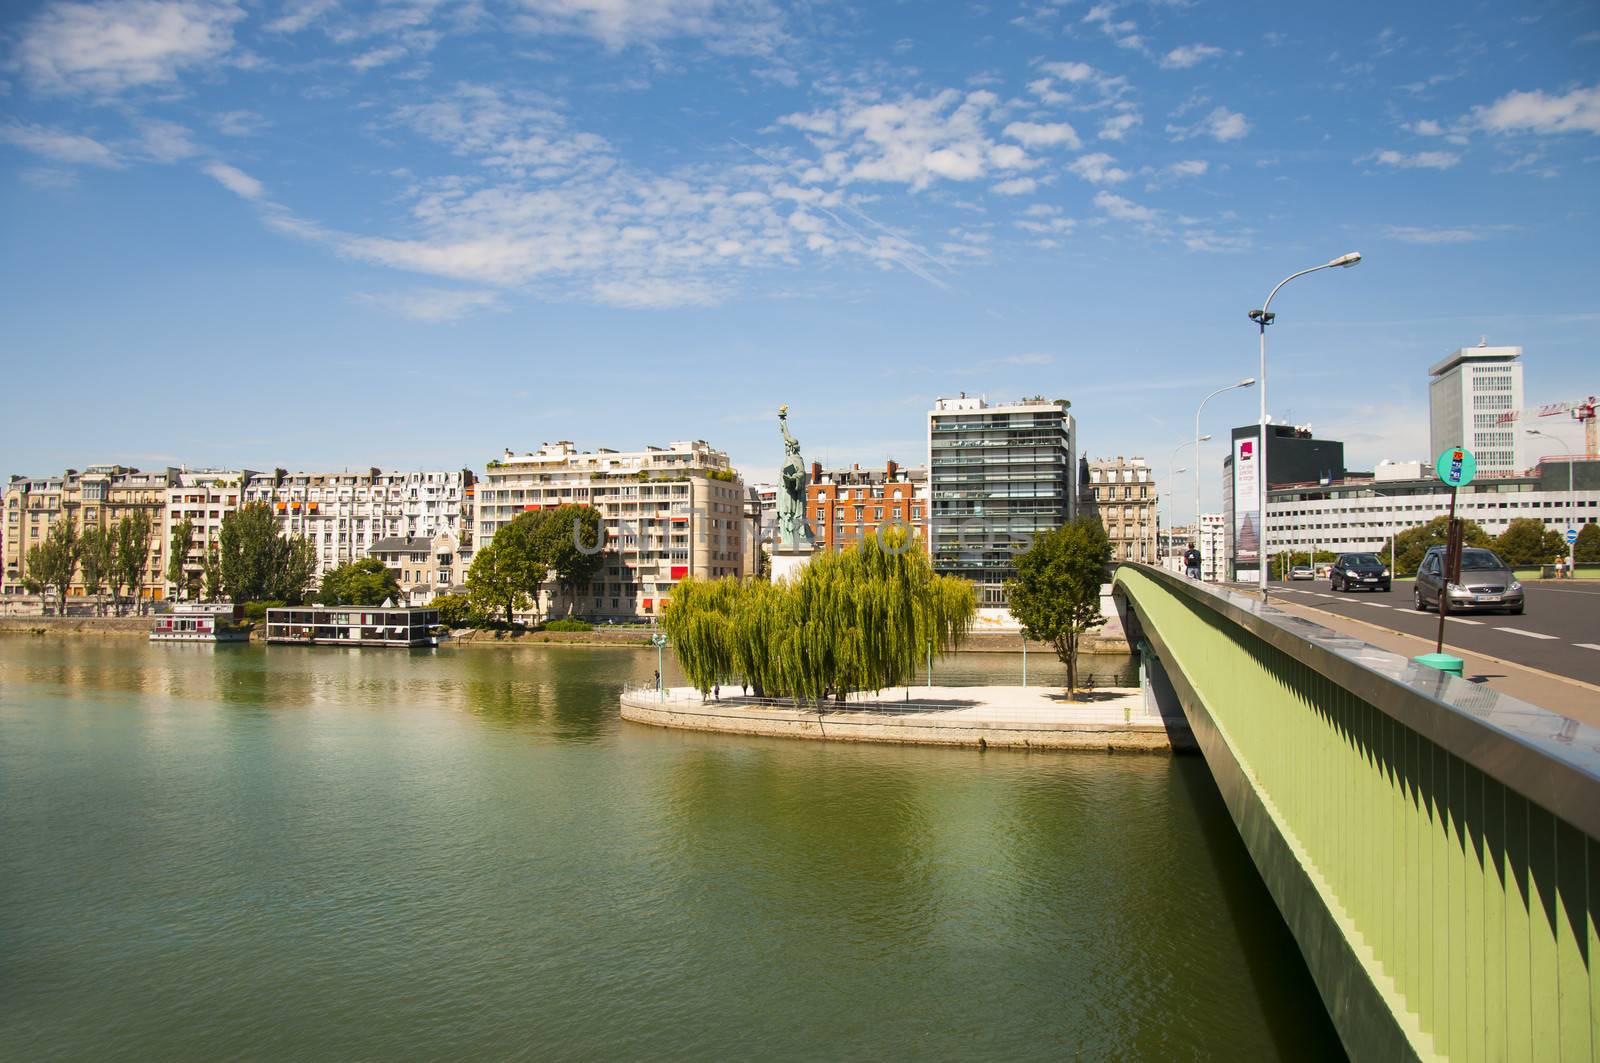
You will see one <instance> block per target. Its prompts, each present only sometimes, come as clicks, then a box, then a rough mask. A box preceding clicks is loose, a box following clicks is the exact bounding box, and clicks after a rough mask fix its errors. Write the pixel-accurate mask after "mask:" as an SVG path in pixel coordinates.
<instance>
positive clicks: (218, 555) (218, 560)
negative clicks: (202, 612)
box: [200, 543, 222, 602]
mask: <svg viewBox="0 0 1600 1063" xmlns="http://www.w3.org/2000/svg"><path fill="white" fill-rule="evenodd" d="M200 579H201V581H202V585H203V591H202V593H203V595H204V597H205V600H206V601H208V602H215V601H220V600H221V598H222V552H221V551H220V550H218V549H217V544H216V543H212V544H211V549H209V550H207V551H206V559H205V560H204V561H203V562H201V565H200Z"/></svg>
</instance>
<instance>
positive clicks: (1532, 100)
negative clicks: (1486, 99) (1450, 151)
mask: <svg viewBox="0 0 1600 1063" xmlns="http://www.w3.org/2000/svg"><path fill="white" fill-rule="evenodd" d="M1471 123H1472V124H1473V125H1474V126H1476V127H1477V128H1479V129H1483V130H1487V131H1488V132H1491V133H1543V134H1553V133H1600V85H1594V86H1591V87H1589V88H1577V89H1573V90H1572V91H1571V92H1568V93H1566V94H1565V95H1561V96H1553V95H1546V94H1545V93H1543V92H1512V93H1508V94H1506V95H1505V96H1502V97H1501V98H1500V99H1498V100H1496V101H1495V102H1494V103H1491V104H1489V105H1488V106H1487V107H1477V108H1474V109H1473V112H1472V116H1471Z"/></svg>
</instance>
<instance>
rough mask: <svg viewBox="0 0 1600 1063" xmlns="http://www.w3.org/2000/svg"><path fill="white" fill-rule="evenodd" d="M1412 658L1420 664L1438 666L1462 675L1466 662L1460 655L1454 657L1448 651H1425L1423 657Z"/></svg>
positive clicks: (1452, 673) (1445, 670)
mask: <svg viewBox="0 0 1600 1063" xmlns="http://www.w3.org/2000/svg"><path fill="white" fill-rule="evenodd" d="M1411 659H1412V660H1413V661H1416V662H1417V663H1418V664H1425V665H1427V666H1428V667H1429V668H1437V669H1439V671H1441V672H1449V673H1450V674H1451V675H1460V674H1461V669H1462V667H1463V664H1464V662H1463V661H1462V660H1461V658H1460V657H1452V656H1450V655H1449V654H1448V653H1424V654H1423V655H1422V656H1421V657H1413V658H1411Z"/></svg>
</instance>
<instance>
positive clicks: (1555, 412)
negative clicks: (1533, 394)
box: [1495, 395, 1600, 461]
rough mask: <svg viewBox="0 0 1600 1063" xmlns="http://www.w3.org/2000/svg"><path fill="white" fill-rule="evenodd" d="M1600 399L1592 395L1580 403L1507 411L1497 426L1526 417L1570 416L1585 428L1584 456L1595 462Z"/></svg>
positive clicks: (1598, 447) (1599, 443)
mask: <svg viewBox="0 0 1600 1063" xmlns="http://www.w3.org/2000/svg"><path fill="white" fill-rule="evenodd" d="M1597 405H1600V399H1597V398H1596V397H1595V396H1593V395H1590V396H1589V397H1588V398H1587V399H1581V400H1579V401H1578V402H1548V403H1545V404H1544V405H1543V406H1530V407H1528V408H1527V409H1525V410H1507V411H1506V412H1505V413H1502V414H1501V415H1500V416H1499V417H1497V418H1495V423H1496V424H1514V423H1516V422H1517V421H1520V420H1523V419H1524V418H1525V417H1560V416H1561V415H1562V414H1564V413H1565V414H1568V415H1570V416H1571V418H1572V419H1573V420H1574V421H1577V422H1578V423H1579V424H1580V425H1582V426H1583V456H1584V457H1585V458H1587V459H1588V460H1590V461H1593V460H1594V459H1595V457H1596V456H1597V455H1600V438H1597V437H1600V422H1597V421H1596V420H1595V407H1596V406H1597Z"/></svg>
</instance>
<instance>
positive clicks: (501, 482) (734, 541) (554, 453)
mask: <svg viewBox="0 0 1600 1063" xmlns="http://www.w3.org/2000/svg"><path fill="white" fill-rule="evenodd" d="M747 501H748V492H746V490H745V486H744V483H743V482H742V481H741V480H740V479H739V474H738V473H737V472H735V471H734V469H733V466H732V464H731V463H730V462H729V461H728V455H727V454H725V453H724V452H722V451H720V450H715V449H713V448H712V446H711V445H710V444H709V443H707V442H705V440H695V441H693V442H679V443H669V444H667V445H666V446H665V447H646V448H645V449H644V450H640V451H623V452H618V451H615V450H606V449H601V450H596V451H582V452H580V451H579V450H578V449H577V448H576V447H574V446H573V445H572V443H571V442H569V441H567V440H561V441H559V442H556V443H546V444H544V445H542V446H541V447H540V448H539V450H538V451H537V452H536V453H531V454H513V453H512V452H511V451H509V450H508V451H506V452H505V453H504V454H502V455H501V456H500V457H498V458H496V459H495V460H493V461H491V462H489V466H488V468H487V469H486V470H485V471H484V475H483V482H482V483H480V484H479V485H478V487H477V515H476V519H475V521H474V526H475V528H476V532H477V536H478V539H477V545H478V549H479V550H482V549H484V548H485V547H487V546H488V545H489V544H490V543H492V542H493V541H494V534H495V532H496V531H497V530H499V529H500V528H502V527H504V526H505V525H507V524H509V523H510V522H511V521H512V520H514V519H515V518H516V516H517V514H519V513H523V512H527V511H534V510H540V509H549V508H552V507H555V506H560V505H567V504H573V505H581V506H592V507H594V508H595V509H596V510H598V511H599V512H600V517H601V521H602V523H603V525H604V527H605V544H604V545H605V549H606V551H607V554H606V558H605V562H604V564H603V565H602V567H601V569H600V571H599V573H597V574H596V575H595V577H594V578H593V580H591V581H590V583H589V585H588V586H587V587H580V588H577V589H576V591H574V600H573V601H572V603H571V604H572V607H573V611H574V612H575V613H576V614H577V615H580V616H586V617H595V618H604V619H624V620H632V619H642V618H647V617H653V616H656V615H659V613H660V611H661V606H662V604H663V603H664V602H665V600H666V599H667V598H668V597H670V596H671V594H672V589H673V588H674V587H675V586H677V584H678V581H679V580H682V579H685V578H686V577H688V576H704V577H708V578H716V577H718V576H743V575H750V574H752V573H753V572H754V571H755V563H756V561H757V560H758V559H759V556H760V555H759V553H758V552H757V550H756V548H755V545H754V543H753V542H750V541H749V540H751V539H752V538H753V536H752V532H753V530H754V528H755V524H754V523H753V522H751V521H749V520H748V519H747V518H746V505H747ZM559 591H560V588H558V587H557V585H556V584H555V582H554V581H552V582H550V583H547V584H546V585H545V588H544V589H543V590H542V591H541V592H540V595H539V598H540V601H539V608H540V611H541V612H543V611H546V610H548V609H549V607H550V606H551V605H552V604H554V603H555V600H556V595H557V594H558V592H559Z"/></svg>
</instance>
